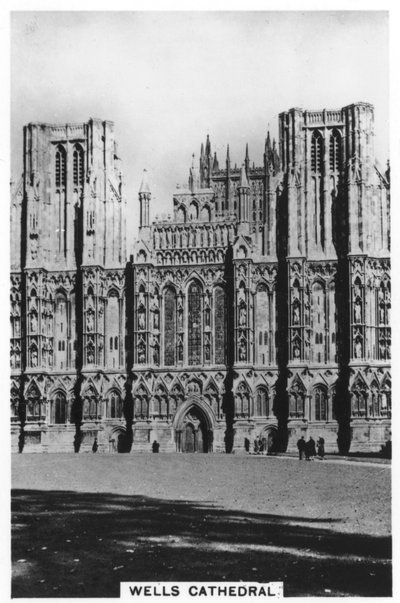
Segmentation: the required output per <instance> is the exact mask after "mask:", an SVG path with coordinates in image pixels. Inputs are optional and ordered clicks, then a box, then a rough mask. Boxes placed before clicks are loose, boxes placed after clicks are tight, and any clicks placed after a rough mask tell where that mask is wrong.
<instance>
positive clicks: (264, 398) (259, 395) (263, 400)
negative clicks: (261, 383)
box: [255, 387, 269, 417]
mask: <svg viewBox="0 0 400 603" xmlns="http://www.w3.org/2000/svg"><path fill="white" fill-rule="evenodd" d="M255 415H256V416H257V417H268V416H269V396H268V391H267V389H266V388H265V387H259V388H258V389H257V391H256V404H255Z"/></svg>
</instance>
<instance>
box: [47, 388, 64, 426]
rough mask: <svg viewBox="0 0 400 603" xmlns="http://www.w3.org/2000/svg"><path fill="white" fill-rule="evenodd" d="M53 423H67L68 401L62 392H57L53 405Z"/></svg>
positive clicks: (51, 411)
mask: <svg viewBox="0 0 400 603" xmlns="http://www.w3.org/2000/svg"><path fill="white" fill-rule="evenodd" d="M50 413H51V422H52V423H55V424H64V423H66V422H67V399H66V397H65V394H64V393H63V392H61V391H58V392H56V394H55V396H54V400H52V403H51V410H50Z"/></svg>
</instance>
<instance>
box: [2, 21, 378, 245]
mask: <svg viewBox="0 0 400 603" xmlns="http://www.w3.org/2000/svg"><path fill="white" fill-rule="evenodd" d="M388 52H389V51H388V17H387V13H386V12H384V11H382V12H379V11H357V12H355V11H346V12H345V11H341V12H333V11H320V12H316V11H302V12H284V11H282V12H255V11H253V12H245V11H235V12H224V11H215V12H195V11H190V12H173V11H168V12H96V11H93V12H77V11H71V12H13V13H11V133H10V138H11V173H12V178H13V179H14V180H17V179H18V178H19V176H20V175H21V172H22V128H23V125H24V124H26V123H28V122H30V121H36V122H37V121H43V122H48V123H65V122H69V121H72V122H85V121H87V120H88V119H89V118H90V117H97V118H101V119H107V120H111V121H113V122H114V123H115V136H116V139H117V141H118V150H119V155H120V157H121V158H122V162H123V163H122V169H123V172H124V177H125V182H126V188H125V194H126V197H127V201H128V206H129V222H128V238H129V240H130V241H133V238H134V236H136V233H137V220H138V194H137V193H138V189H139V186H140V182H141V178H142V173H143V169H146V170H147V171H148V175H149V182H150V188H151V190H152V202H151V217H152V218H154V217H155V215H156V214H159V215H160V214H162V213H169V212H171V211H172V194H173V192H174V190H175V187H176V184H177V183H179V184H181V185H185V184H187V179H188V173H189V167H190V165H191V161H192V154H193V153H195V154H196V161H197V160H198V156H199V151H200V145H201V142H205V140H206V136H207V134H209V136H210V140H211V148H212V152H214V151H217V154H218V159H219V161H220V165H221V167H222V166H223V164H224V162H225V157H226V145H227V143H229V148H230V156H231V161H232V162H233V163H235V162H236V163H237V164H238V166H240V165H241V164H242V162H243V159H244V153H245V146H246V143H248V144H249V154H250V160H251V162H253V161H254V162H255V164H256V165H261V164H262V153H263V148H264V141H265V137H266V134H267V131H268V129H269V130H270V131H271V136H274V137H276V138H277V135H278V115H279V113H281V112H282V111H286V110H288V109H289V108H291V107H301V108H303V109H310V110H317V109H323V108H328V109H329V108H332V109H336V108H340V107H343V106H345V105H347V104H350V103H353V102H357V101H366V102H370V103H372V104H373V105H374V106H375V133H376V136H375V151H376V157H377V159H378V161H379V163H380V164H381V165H382V166H385V164H386V160H387V159H388V157H389V124H388V115H389V106H388V105H389V103H388V99H389V61H388ZM128 249H130V244H129V241H128Z"/></svg>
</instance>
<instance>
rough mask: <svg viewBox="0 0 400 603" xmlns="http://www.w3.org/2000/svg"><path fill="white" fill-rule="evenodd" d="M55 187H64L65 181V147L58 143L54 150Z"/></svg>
mask: <svg viewBox="0 0 400 603" xmlns="http://www.w3.org/2000/svg"><path fill="white" fill-rule="evenodd" d="M55 168H56V169H55V177H56V187H58V188H59V187H65V182H66V161H65V149H64V148H63V147H62V146H61V145H60V146H59V147H58V148H57V151H56V165H55Z"/></svg>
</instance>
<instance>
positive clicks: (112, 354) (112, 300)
mask: <svg viewBox="0 0 400 603" xmlns="http://www.w3.org/2000/svg"><path fill="white" fill-rule="evenodd" d="M119 306H120V300H119V297H118V294H117V292H116V291H114V290H111V291H110V293H109V295H108V298H107V305H106V311H105V327H106V337H107V338H108V341H109V349H108V350H107V352H106V358H107V365H108V366H109V367H110V368H111V367H112V368H115V367H118V366H119V347H120V346H119V329H120V324H119V323H120V307H119Z"/></svg>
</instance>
